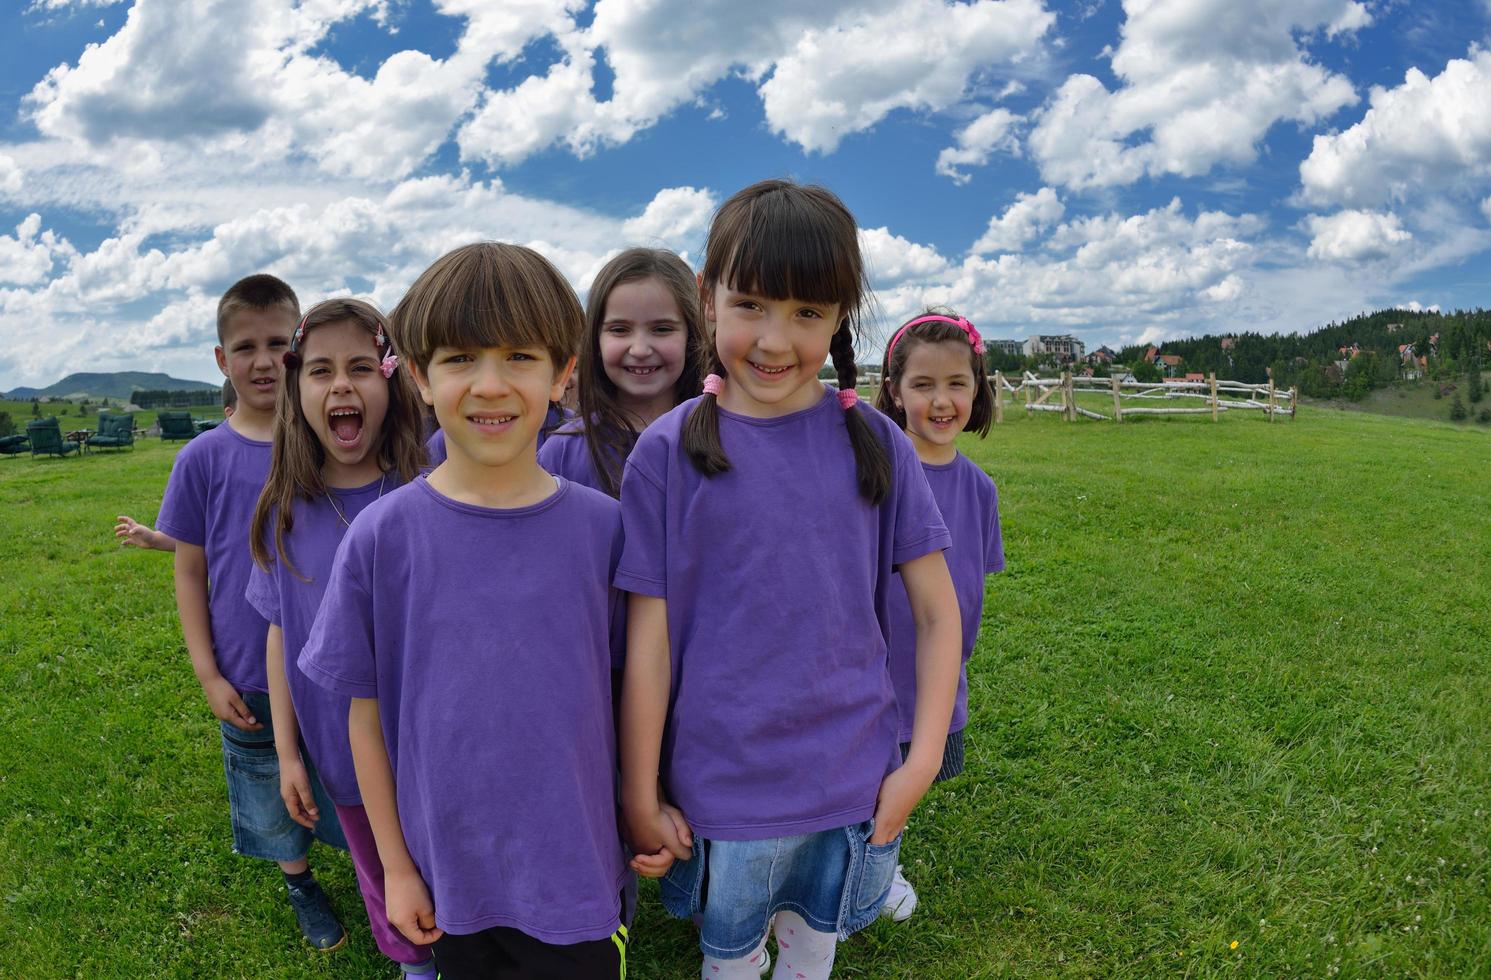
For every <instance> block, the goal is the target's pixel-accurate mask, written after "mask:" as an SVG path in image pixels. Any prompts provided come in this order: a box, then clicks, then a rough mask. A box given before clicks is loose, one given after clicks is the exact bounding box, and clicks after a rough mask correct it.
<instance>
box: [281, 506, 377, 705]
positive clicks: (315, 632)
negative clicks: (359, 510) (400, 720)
mask: <svg viewBox="0 0 1491 980" xmlns="http://www.w3.org/2000/svg"><path fill="white" fill-rule="evenodd" d="M366 527H367V525H365V524H364V525H361V528H363V529H365V528H366ZM359 529H360V528H359V526H353V527H352V528H351V529H350V530H348V532H347V535H346V537H345V538H343V539H342V544H341V547H339V548H338V549H337V555H336V558H335V560H334V561H333V562H332V569H331V578H330V579H328V580H327V583H326V593H325V595H324V596H323V597H322V599H321V608H320V610H319V611H318V612H317V613H316V621H315V623H314V624H313V625H312V626H311V633H310V637H309V638H308V639H307V640H306V642H305V646H304V647H303V648H302V649H301V651H300V659H299V660H297V661H296V663H297V665H298V666H299V667H300V669H301V671H302V672H304V673H305V675H306V676H307V677H309V678H310V679H311V680H313V681H315V682H316V683H317V684H320V685H321V686H322V687H324V688H326V689H327V690H329V691H334V692H335V693H337V694H344V695H346V696H347V697H351V698H375V697H377V696H378V675H377V663H376V661H375V659H374V655H373V652H374V651H373V603H372V595H371V593H370V592H369V590H368V587H367V584H366V583H367V582H368V581H369V580H370V578H371V576H370V575H369V571H370V570H371V568H372V561H371V558H372V555H371V548H370V545H371V542H369V541H365V540H364V535H361V534H359V533H358V531H359Z"/></svg>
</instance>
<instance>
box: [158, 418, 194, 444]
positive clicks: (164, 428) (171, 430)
mask: <svg viewBox="0 0 1491 980" xmlns="http://www.w3.org/2000/svg"><path fill="white" fill-rule="evenodd" d="M155 420H156V423H157V424H159V425H160V437H161V439H162V440H166V439H191V438H193V437H195V436H196V434H197V427H196V426H194V425H192V413H191V412H161V413H160V414H158V415H157V416H156V417H155Z"/></svg>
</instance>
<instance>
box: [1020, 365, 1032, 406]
mask: <svg viewBox="0 0 1491 980" xmlns="http://www.w3.org/2000/svg"><path fill="white" fill-rule="evenodd" d="M1020 387H1021V388H1024V389H1025V411H1026V412H1029V411H1030V405H1031V398H1032V389H1031V386H1030V372H1029V371H1026V372H1025V374H1023V375H1022V376H1021V377H1020Z"/></svg>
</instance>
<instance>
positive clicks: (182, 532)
mask: <svg viewBox="0 0 1491 980" xmlns="http://www.w3.org/2000/svg"><path fill="white" fill-rule="evenodd" d="M190 446H191V443H187V445H186V446H183V447H182V451H181V452H179V453H177V455H176V461H175V463H173V464H172V465H171V476H170V479H168V480H167V481H166V492H165V496H164V497H162V499H161V504H160V514H159V515H158V516H157V517H156V519H155V526H156V529H157V530H159V531H161V532H162V533H164V534H169V535H170V536H171V537H173V538H175V539H176V540H177V541H184V542H186V543H187V544H190V545H195V546H196V547H198V548H201V547H204V546H205V545H206V544H207V508H206V500H207V472H206V469H205V466H204V464H205V462H206V460H205V459H204V458H203V457H204V455H205V454H202V453H197V452H187V451H186V450H187V449H188V448H190Z"/></svg>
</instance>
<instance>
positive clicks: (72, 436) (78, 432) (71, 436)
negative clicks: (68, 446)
mask: <svg viewBox="0 0 1491 980" xmlns="http://www.w3.org/2000/svg"><path fill="white" fill-rule="evenodd" d="M91 435H93V430H92V429H73V430H72V431H71V432H66V433H64V434H63V436H62V438H63V439H66V440H67V441H68V442H70V443H72V444H73V445H75V446H77V447H78V448H79V449H80V450H82V451H83V452H84V453H86V452H88V437H89V436H91Z"/></svg>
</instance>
